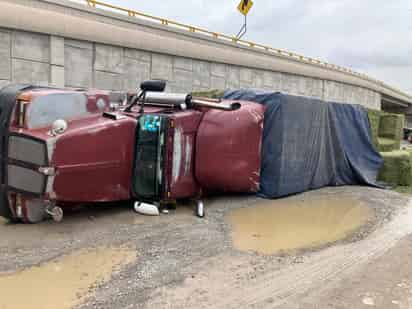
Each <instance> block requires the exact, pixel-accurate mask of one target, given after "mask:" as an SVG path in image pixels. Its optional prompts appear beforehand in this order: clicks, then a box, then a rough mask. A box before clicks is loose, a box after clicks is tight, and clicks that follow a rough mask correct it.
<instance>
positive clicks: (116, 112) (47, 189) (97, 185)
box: [0, 81, 265, 223]
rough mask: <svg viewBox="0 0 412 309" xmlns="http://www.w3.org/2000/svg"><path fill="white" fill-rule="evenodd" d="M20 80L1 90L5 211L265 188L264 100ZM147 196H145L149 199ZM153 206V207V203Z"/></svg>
mask: <svg viewBox="0 0 412 309" xmlns="http://www.w3.org/2000/svg"><path fill="white" fill-rule="evenodd" d="M164 87H165V83H164V82H162V81H147V82H145V83H142V85H141V91H140V92H139V93H138V94H135V95H126V94H125V95H124V96H119V95H118V94H117V96H116V97H115V96H114V95H113V93H110V92H106V91H98V90H77V89H54V88H46V87H33V86H25V85H12V86H8V87H5V88H3V89H2V90H1V92H0V108H1V114H0V131H1V132H0V138H1V141H0V155H1V168H0V174H1V175H0V179H1V196H2V200H1V202H2V203H1V205H0V215H1V216H3V217H6V218H8V219H10V220H12V221H22V222H25V223H36V222H39V221H42V220H44V219H46V218H47V217H52V218H53V219H54V220H56V221H60V220H61V219H62V217H63V211H64V210H65V209H67V208H71V207H73V206H74V205H78V204H79V203H98V202H112V201H124V200H133V201H136V203H135V208H136V209H139V207H142V206H144V205H146V204H149V205H153V206H154V207H155V208H156V209H158V208H159V207H162V205H166V204H168V203H170V202H172V201H175V200H178V199H188V198H191V199H196V201H197V204H196V205H197V207H196V209H197V214H198V215H199V216H203V204H202V201H201V198H202V196H203V194H204V193H205V192H215V191H216V192H256V191H257V190H258V188H259V175H260V162H261V158H260V154H261V141H262V138H261V136H262V131H263V114H264V110H265V107H264V106H263V105H260V104H257V103H253V102H245V101H225V100H223V101H221V100H211V99H206V98H203V99H202V98H194V97H192V96H191V95H190V94H184V95H182V94H167V93H163V92H162V91H163V90H164ZM143 203H146V204H143ZM152 209H153V208H152Z"/></svg>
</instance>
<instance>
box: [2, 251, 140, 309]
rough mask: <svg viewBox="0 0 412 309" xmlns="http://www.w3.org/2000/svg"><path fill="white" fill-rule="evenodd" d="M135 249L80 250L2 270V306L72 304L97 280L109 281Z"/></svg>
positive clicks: (21, 308) (46, 308) (13, 308)
mask: <svg viewBox="0 0 412 309" xmlns="http://www.w3.org/2000/svg"><path fill="white" fill-rule="evenodd" d="M135 259H136V253H135V252H134V251H131V250H128V249H127V248H98V249H94V250H90V251H88V250H79V251H77V252H74V253H72V254H70V255H67V256H64V257H62V258H59V259H56V260H53V261H50V262H47V263H45V264H42V265H39V266H32V267H30V268H27V269H25V270H22V271H19V272H14V273H11V274H2V275H1V274H0V291H1V297H0V308H2V309H30V308H43V309H49V308H50V309H55V308H57V307H58V308H62V309H64V308H69V309H70V308H73V307H74V306H75V305H77V304H79V303H81V301H82V299H84V298H85V297H86V296H87V295H88V292H89V290H90V289H91V288H92V287H93V285H95V284H96V283H100V284H101V283H104V282H106V281H108V280H109V279H110V278H111V276H112V273H113V272H116V271H119V270H120V269H121V267H122V265H125V264H128V263H131V262H133V261H134V260H135Z"/></svg>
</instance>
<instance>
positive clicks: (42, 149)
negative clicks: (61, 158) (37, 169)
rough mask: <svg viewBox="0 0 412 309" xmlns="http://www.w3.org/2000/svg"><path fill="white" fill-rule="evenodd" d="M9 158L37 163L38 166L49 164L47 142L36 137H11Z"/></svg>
mask: <svg viewBox="0 0 412 309" xmlns="http://www.w3.org/2000/svg"><path fill="white" fill-rule="evenodd" d="M8 150H9V158H10V159H14V160H18V161H22V162H27V163H31V164H35V165H38V166H46V165H47V161H48V160H47V150H46V144H45V143H43V142H40V141H37V140H35V139H31V138H26V137H22V136H18V135H11V136H10V137H9V149H8Z"/></svg>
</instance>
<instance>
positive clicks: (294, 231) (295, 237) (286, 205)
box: [228, 197, 373, 254]
mask: <svg viewBox="0 0 412 309" xmlns="http://www.w3.org/2000/svg"><path fill="white" fill-rule="evenodd" d="M372 213H373V212H372V211H371V210H370V208H369V207H367V206H366V205H365V204H363V203H362V202H360V201H358V200H355V199H350V198H339V199H338V198H336V197H323V198H317V199H313V198H312V199H305V200H298V199H296V198H287V199H281V200H274V201H262V202H260V203H259V204H257V206H254V207H248V208H240V209H236V210H234V211H232V212H231V213H230V214H229V215H228V220H229V222H230V223H231V225H232V228H233V232H232V235H233V243H234V245H235V247H236V248H238V249H239V250H245V251H248V250H252V251H256V252H259V253H262V254H273V253H276V252H280V251H291V250H296V249H304V248H313V247H319V246H321V245H324V244H328V243H332V242H335V241H337V240H340V239H344V238H346V237H348V236H349V235H350V234H352V233H353V232H355V231H356V230H357V229H359V228H360V227H361V226H362V225H364V224H365V223H366V222H367V221H368V220H369V219H370V218H371V216H372Z"/></svg>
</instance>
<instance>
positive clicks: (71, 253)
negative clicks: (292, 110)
mask: <svg viewBox="0 0 412 309" xmlns="http://www.w3.org/2000/svg"><path fill="white" fill-rule="evenodd" d="M322 200H328V201H331V200H333V201H334V202H333V204H335V202H336V201H337V200H342V201H344V200H346V201H350V202H348V203H343V204H344V205H343V204H342V206H341V207H342V209H341V207H336V210H335V211H336V212H337V213H339V214H340V216H341V217H342V216H343V217H345V216H348V218H349V219H343V222H344V223H342V226H344V228H343V230H344V231H341V230H342V229H341V228H338V230H339V231H338V232H333V231H334V230H333V229H332V226H333V225H337V226H338V225H340V223H339V222H338V221H339V220H337V219H333V218H334V217H336V216H335V215H334V214H332V213H334V212H335V211H332V212H331V214H330V215H328V216H330V217H331V219H330V220H329V221H328V220H327V219H325V217H323V219H322V220H320V219H319V220H317V221H316V218H318V217H317V216H316V218H315V217H310V216H311V215H309V214H310V213H311V212H310V211H309V210H308V211H307V212H306V213H307V214H308V215H307V216H308V219H307V221H310V220H313V221H314V222H313V223H314V224H313V225H317V226H319V229H321V227H320V226H321V225H322V224H323V223H324V221H327V225H328V226H329V227H328V228H327V229H329V231H332V232H330V233H331V234H334V236H333V237H332V238H329V237H328V238H329V239H328V240H327V243H328V244H327V245H320V246H319V247H318V246H316V244H317V241H318V240H319V238H321V243H324V242H325V241H324V238H325V237H324V236H322V235H324V234H325V233H324V232H323V231H316V232H314V231H311V232H307V229H308V224H307V222H306V223H305V222H302V221H299V222H297V224H296V225H299V229H300V230H299V231H300V232H299V234H300V235H302V237H297V236H288V237H289V239H298V240H299V239H300V238H306V239H308V238H310V241H305V243H304V244H303V245H302V244H297V245H296V244H295V245H293V246H290V247H301V246H304V247H306V246H307V245H308V243H310V247H311V248H310V249H309V250H306V249H305V250H303V251H302V250H299V251H276V250H272V249H271V250H268V251H267V252H264V253H259V250H257V249H256V248H252V249H251V250H247V251H245V250H244V249H245V248H243V247H240V245H237V244H236V237H234V238H232V236H234V235H235V234H233V233H234V232H235V230H236V227H235V224H233V225H232V224H231V223H230V222H229V223H228V220H229V221H230V219H229V218H230V216H231V215H232V214H234V213H236V212H237V211H240V212H243V211H244V209H253V208H255V207H264V208H265V207H266V206H265V203H269V204H270V203H272V202H267V201H264V200H262V199H259V198H256V197H254V196H232V197H219V198H212V199H209V200H207V201H206V203H205V205H206V217H205V218H204V219H200V218H197V217H195V216H194V215H193V213H194V207H193V206H194V205H178V208H177V210H176V211H171V212H170V213H169V215H161V216H159V217H144V216H141V215H137V214H135V213H134V212H133V211H132V205H131V204H127V203H126V204H119V205H109V206H103V207H97V206H95V207H91V208H87V209H83V210H81V211H78V212H74V213H67V214H65V219H64V221H63V222H62V223H61V224H56V223H54V222H44V223H41V224H39V225H10V224H6V223H4V222H3V223H2V222H0V272H1V273H3V274H4V273H5V274H7V275H9V276H11V277H9V280H8V282H6V283H3V284H5V285H7V284H10V285H12V284H14V281H13V280H14V279H11V278H13V277H14V276H17V277H18V276H19V274H20V275H21V276H26V275H23V274H31V273H32V272H33V269H36V270H38V271H41V274H38V276H37V273H36V276H32V277H33V278H35V279H34V281H33V285H39V286H44V287H45V288H46V287H47V284H46V283H45V282H44V281H42V280H41V279H40V278H41V277H42V276H44V274H43V271H45V270H47V269H48V268H49V267H51V266H50V265H53V264H54V263H59V261H60V262H62V263H65V261H70V260H71V257H75V256H82V255H83V253H85V252H86V253H87V252H92V253H93V252H99V250H104V251H105V250H108V252H111V253H112V252H113V251H112V249H113V248H123V247H125V248H127V250H126V252H127V254H126V256H121V257H116V258H113V261H112V262H113V263H112V262H108V263H107V265H108V266H104V267H103V266H102V267H101V264H105V262H100V260H99V256H100V254H98V255H99V256H95V258H94V257H93V258H90V259H89V258H87V260H88V261H90V260H94V261H95V268H96V269H97V271H96V273H94V272H93V273H92V274H90V275H89V276H90V277H91V278H93V279H90V281H87V282H86V281H85V282H84V284H83V283H81V279H79V280H74V281H77V283H75V284H74V285H73V286H72V287H71V288H69V289H65V290H70V292H67V291H66V292H64V293H68V294H70V296H64V297H62V299H60V298H53V297H52V298H50V299H48V298H47V297H45V298H44V304H46V305H47V306H49V305H51V306H54V308H63V307H64V304H65V303H66V301H65V300H64V299H67V302H70V300H68V299H69V298H70V299H73V298H72V296H73V295H75V296H76V297H77V298H76V300H75V301H74V303H71V304H70V306H74V307H75V308H151V309H152V308H225V309H226V308H276V307H278V308H286V306H287V305H290V304H294V305H296V306H298V307H299V306H300V305H302V308H305V306H303V305H304V304H305V303H307V302H309V303H310V304H315V305H316V304H317V301H319V304H323V303H322V302H320V301H321V300H322V298H321V296H322V295H327V294H320V291H327V288H328V287H334V286H335V285H336V284H337V283H338V282H341V281H342V280H343V281H345V280H347V278H348V276H349V277H350V276H353V274H354V273H355V274H357V273H359V271H361V270H362V269H363V267H364V266H365V265H367V264H368V263H373V261H374V260H375V259H377V258H379V257H380V256H382V255H383V254H385V253H386V252H388V250H391V248H393V247H395V246H396V245H397V243H398V241H399V240H401V239H403V238H405V237H407V235H408V234H410V233H412V210H409V209H410V208H409V207H408V205H409V198H408V197H405V196H402V195H400V194H397V193H394V192H390V191H384V190H378V189H373V188H365V187H340V188H326V189H322V190H318V191H312V192H307V193H305V194H301V195H296V196H292V197H288V198H287V199H286V200H281V201H277V202H275V203H281V206H280V207H279V208H282V207H284V208H285V209H286V208H288V206H287V205H291V206H292V207H291V208H292V209H294V210H292V211H289V210H287V211H286V210H282V211H285V214H283V218H296V217H300V216H297V213H294V211H298V209H297V208H299V207H301V208H305V207H307V205H309V204H310V205H311V206H310V207H313V208H312V209H313V211H314V212H318V213H323V212H325V213H327V212H328V209H329V208H328V207H329V206H331V205H332V203H330V202H328V203H326V204H325V205H324V206H318V205H319V204H321V205H322V203H321V202H316V203H313V202H311V201H322ZM284 203H286V204H284ZM289 203H290V204H289ZM348 204H351V207H353V205H355V206H354V208H353V210H351V209H350V208H351V207H349V206H347V205H348ZM293 205H295V206H293ZM356 205H357V206H356ZM358 206H359V207H358ZM318 207H320V208H321V210H319V211H318V210H315V209H317V208H318ZM322 207H323V209H322ZM348 207H349V208H348ZM364 207H366V208H367V210H366V209H365V208H364ZM295 208H296V209H295ZM308 208H309V207H308ZM240 209H242V210H240ZM282 209H283V208H282ZM305 210H306V208H305ZM278 211H280V210H278ZM290 212H291V213H292V215H290ZM252 213H255V212H254V211H252ZM286 213H287V215H286ZM268 216H269V214H268ZM281 217H282V216H280V217H279V218H281ZM277 218H278V217H277ZM352 218H357V219H356V220H355V221H357V222H356V224H353V225H352ZM275 219H276V218H275ZM341 219H342V218H341ZM277 220H278V221H277V224H276V226H277V225H279V224H280V221H279V220H280V219H277ZM302 220H303V219H302ZM245 222H246V221H245ZM359 224H361V225H362V224H364V225H362V226H361V227H359V228H358V226H359ZM300 225H303V226H305V225H306V229H304V227H303V226H302V227H301V226H300ZM255 226H256V225H255ZM288 226H289V225H287V224H284V225H283V227H282V229H281V230H278V231H281V232H283V231H284V230H285V229H286V228H288ZM291 226H292V225H291ZM348 226H349V228H347V227H348ZM232 227H233V228H232ZM276 228H278V227H276ZM269 231H272V229H270V230H269ZM281 232H279V233H281ZM235 233H236V232H235ZM253 233H257V232H255V231H251V230H250V231H249V232H247V235H250V234H253ZM259 233H260V235H265V234H264V233H263V232H261V231H260V232H259ZM306 234H307V235H306ZM309 234H310V235H311V236H310V237H309ZM319 235H321V237H319ZM252 236H253V235H252ZM261 238H262V237H261ZM269 238H270V237H269ZM336 239H340V240H338V241H335V240H336ZM314 244H315V247H316V248H315V249H313V246H314ZM259 246H260V247H265V246H266V245H259ZM276 246H277V248H279V247H280V246H282V247H285V244H282V245H279V244H277V245H276ZM137 252H138V253H137ZM273 252H274V253H273ZM129 254H132V256H138V258H137V259H135V260H133V259H132V260H129ZM109 255H110V254H109ZM102 256H103V257H104V256H105V254H103V253H102ZM66 259H67V260H66ZM76 260H77V259H76ZM65 265H66V264H65ZM67 265H71V262H67ZM85 265H88V262H86V263H85ZM105 265H106V264H105ZM113 265H118V267H117V268H116V267H115V268H114V271H112V270H113V268H112V267H113ZM79 267H80V266H79ZM64 268H68V269H70V268H71V266H69V267H67V266H64ZM88 268H93V267H92V266H91V265H90V266H88ZM79 269H82V267H80V268H79ZM79 273H80V271H79V272H73V276H74V277H76V274H79ZM37 277H39V279H38V280H37V279H36V278H37ZM3 278H4V277H3ZM96 278H97V279H96ZM101 278H103V279H101ZM55 280H57V282H59V279H55ZM0 282H1V281H0ZM70 285H71V284H70ZM86 286H88V288H87V291H88V293H87V294H84V291H85V289H86ZM325 289H326V290H325ZM13 290H14V289H13ZM21 291H22V293H23V294H22V295H23V296H24V295H25V292H24V290H21ZM0 293H1V294H3V293H2V291H1V287H0ZM65 295H66V294H65ZM310 296H313V298H310ZM356 301H358V299H357V300H356ZM46 305H45V306H44V307H46V308H47V306H46ZM0 307H1V306H0ZM37 308H41V306H38V307H37ZM299 308H300V307H299ZM318 308H324V307H323V306H320V307H318ZM330 308H333V306H332V307H330ZM345 308H352V306H347V307H345Z"/></svg>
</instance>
